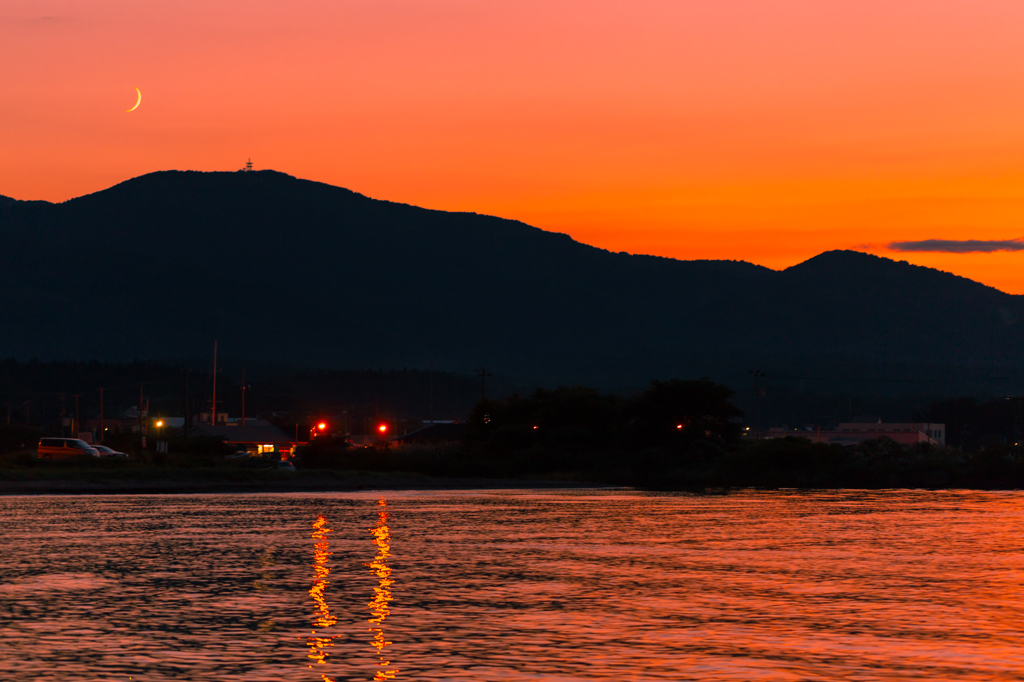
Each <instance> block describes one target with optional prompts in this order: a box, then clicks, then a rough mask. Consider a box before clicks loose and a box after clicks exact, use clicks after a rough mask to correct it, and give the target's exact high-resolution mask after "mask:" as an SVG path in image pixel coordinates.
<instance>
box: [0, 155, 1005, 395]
mask: <svg viewBox="0 0 1024 682" xmlns="http://www.w3.org/2000/svg"><path fill="white" fill-rule="evenodd" d="M0 239H2V241H3V245H4V246H3V249H2V251H0V319H2V320H3V321H4V322H3V325H2V328H0V356H10V357H16V358H31V357H38V358H41V359H50V358H55V359H100V360H130V359H135V358H139V359H143V358H156V359H173V358H194V357H204V358H205V357H206V356H208V355H209V353H210V346H211V345H212V342H213V340H214V339H218V340H219V342H220V348H221V349H222V353H223V354H224V355H226V356H229V357H233V358H235V359H237V360H245V361H253V362H255V361H265V362H273V363H278V364H285V365H294V366H306V367H325V368H328V367H378V366H380V367H401V366H409V367H427V366H428V365H429V364H430V363H433V364H434V365H435V366H436V367H439V368H445V369H455V370H460V371H465V370H468V369H471V368H473V367H476V366H479V365H486V366H487V367H489V368H492V370H493V371H495V372H499V373H501V374H504V375H507V376H512V377H518V378H519V379H520V380H522V381H524V382H543V383H554V382H583V383H599V384H602V385H609V384H613V385H618V386H623V387H625V386H635V385H642V384H644V383H646V382H647V381H649V380H650V379H651V378H653V377H670V376H699V375H701V374H707V375H709V376H712V377H726V376H727V375H728V374H729V373H730V372H732V373H733V374H739V373H745V372H746V371H747V370H748V369H750V368H752V367H755V366H760V365H769V366H773V367H776V368H786V371H792V372H809V371H818V372H820V371H823V370H822V368H835V367H838V366H843V367H846V368H851V367H857V368H875V369H873V370H870V371H890V370H888V369H885V368H892V367H895V366H901V367H907V366H920V367H958V368H981V369H985V370H989V369H992V368H994V367H998V368H1006V367H1019V366H1021V365H1024V297H1020V296H1011V295H1008V294H1005V293H1002V292H1000V291H997V290H995V289H992V288H990V287H986V286H983V285H981V284H978V283H976V282H972V281H970V280H967V279H964V278H961V277H957V276H954V275H950V274H947V273H943V272H939V271H936V270H932V269H929V268H923V267H918V266H913V265H909V264H907V263H903V262H894V261H891V260H888V259H884V258H879V257H875V256H870V255H866V254H862V253H856V252H850V251H833V252H829V253H824V254H821V255H820V256H817V257H815V258H812V259H811V260H809V261H807V262H805V263H801V264H800V265H797V266H794V267H792V268H789V269H787V270H784V271H781V272H776V271H773V270H770V269H768V268H764V267H760V266H756V265H752V264H750V263H744V262H740V261H676V260H671V259H667V258H658V257H653V256H634V255H628V254H624V253H613V252H609V251H605V250H602V249H598V248H594V247H591V246H587V245H584V244H580V243H578V242H575V241H573V240H572V239H571V238H569V237H568V236H566V235H563V234H555V233H550V232H544V231H542V230H540V229H537V228H534V227H530V226H529V225H525V224H523V223H520V222H516V221H512V220H503V219H500V218H494V217H489V216H482V215H477V214H472V213H446V212H442V211H431V210H426V209H422V208H416V207H414V206H408V205H404V204H397V203H391V202H387V201H378V200H374V199H369V198H367V197H365V196H362V195H360V194H357V193H355V192H351V191H348V190H345V189H341V188H338V187H332V186H329V185H325V184H321V183H316V182H310V181H305V180H298V179H296V178H293V177H291V176H288V175H284V174H282V173H277V172H273V171H260V172H237V173H199V172H176V171H168V172H160V173H152V174H149V175H145V176H142V177H139V178H135V179H133V180H129V181H127V182H124V183H121V184H119V185H117V186H115V187H112V188H110V189H107V190H104V191H102V192H97V193H95V194H91V195H88V196H83V197H79V198H77V199H72V200H70V201H67V202H64V203H60V204H50V203H47V202H22V201H11V200H6V199H3V198H0ZM879 368H882V369H879ZM857 371H861V370H857Z"/></svg>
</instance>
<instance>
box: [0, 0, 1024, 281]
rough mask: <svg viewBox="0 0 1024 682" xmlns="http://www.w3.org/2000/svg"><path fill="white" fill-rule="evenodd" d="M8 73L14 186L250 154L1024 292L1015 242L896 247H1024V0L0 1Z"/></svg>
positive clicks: (782, 262) (576, 226) (641, 228)
mask: <svg viewBox="0 0 1024 682" xmlns="http://www.w3.org/2000/svg"><path fill="white" fill-rule="evenodd" d="M0 86H2V88H0V194H3V195H6V196H11V197H15V198H18V199H47V200H50V201H59V200H65V199H69V198H71V197H74V196H78V195H81V194H85V193H89V192H94V191H97V190H100V189H103V188H106V187H109V186H110V185H112V184H115V183H117V182H121V181H123V180H126V179H128V178H130V177H133V176H137V175H141V174H143V173H147V172H151V171H155V170H163V169H196V170H236V169H239V168H241V167H242V165H243V164H244V163H245V161H246V159H247V158H249V157H252V159H253V162H254V163H255V166H256V168H258V169H263V168H273V169H276V170H280V171H283V172H286V173H290V174H292V175H296V176H298V177H302V178H308V179H312V180H319V181H323V182H327V183H330V184H335V185H341V186H344V187H348V188H350V189H353V190H356V191H358V192H362V193H364V194H367V195H369V196H372V197H375V198H380V199H390V200H393V201H400V202H405V203H412V204H417V205H420V206H425V207H429V208H438V209H445V210H458V211H476V212H479V213H489V214H495V215H500V216H504V217H508V218H516V219H519V220H523V221H525V222H527V223H530V224H532V225H536V226H538V227H541V228H544V229H547V230H554V231H560V232H567V233H569V234H570V235H572V236H573V237H574V238H575V239H577V240H579V241H582V242H586V243H588V244H594V245H596V246H601V247H604V248H608V249H613V250H616V251H628V252H631V253H652V254H658V255H664V256H672V257H675V258H683V259H693V258H735V259H743V260H748V261H752V262H755V263H760V264H763V265H767V266H769V267H773V268H781V267H786V266H789V265H792V264H795V263H798V262H800V261H802V260H805V259H807V258H809V257H811V256H814V255H816V254H817V253H820V252H821V251H825V250H829V249H839V248H852V249H858V250H862V251H868V252H871V253H877V254H879V255H885V256H889V257H894V258H897V259H904V260H908V261H910V262H913V263H918V264H921V265H928V266H932V267H937V268H941V269H943V270H948V271H950V272H954V273H957V274H959V275H963V276H965V277H970V278H972V279H976V280H979V281H981V282H984V283H986V284H990V285H992V286H995V287H998V288H1000V289H1002V290H1004V291H1009V292H1012V293H1021V294H1024V267H1022V266H1024V250H1017V251H1013V250H1003V251H997V252H991V253H985V252H980V253H979V252H975V253H965V254H957V253H945V252H916V251H914V252H898V251H894V250H892V249H890V248H889V246H888V245H889V244H891V243H893V242H903V241H919V240H927V239H937V240H983V241H989V240H1000V241H1008V240H1018V239H1020V238H1022V237H1024V2H1020V0H994V1H985V0H971V1H952V0H915V1H909V0H908V1H900V0H857V1H856V2H847V1H845V0H828V1H827V2H824V1H822V0H806V1H795V0H758V1H749V2H737V1H732V0H714V1H707V2H696V1H692V2H691V1H687V0H665V1H661V0H651V1H648V0H629V1H628V2H626V1H623V2H614V1H604V0H564V1H558V0H545V1H544V2H539V1H535V0H517V1H515V2H512V1H506V2H494V1H491V0H307V1H293V2H277V1H270V0H245V1H244V2H243V1H241V0H233V1H218V0H203V1H202V2H199V1H196V0H173V1H170V0H145V1H140V0H90V1H83V0H79V1H72V0H4V1H3V2H2V3H0ZM136 87H138V88H139V89H140V90H141V92H142V102H141V105H140V106H139V108H138V109H137V110H136V111H133V112H131V113H126V111H125V110H126V109H128V108H129V107H131V106H132V104H134V103H135V97H136V95H135V88H136ZM143 227H144V226H143ZM1022 246H1024V245H1022ZM1009 247H1010V248H1013V247H1014V242H1012V241H1010V242H1009Z"/></svg>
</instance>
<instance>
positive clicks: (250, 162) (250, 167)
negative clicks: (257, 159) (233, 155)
mask: <svg viewBox="0 0 1024 682" xmlns="http://www.w3.org/2000/svg"><path fill="white" fill-rule="evenodd" d="M245 170H247V171H251V170H252V158H250V159H249V160H248V161H247V162H246V164H245Z"/></svg>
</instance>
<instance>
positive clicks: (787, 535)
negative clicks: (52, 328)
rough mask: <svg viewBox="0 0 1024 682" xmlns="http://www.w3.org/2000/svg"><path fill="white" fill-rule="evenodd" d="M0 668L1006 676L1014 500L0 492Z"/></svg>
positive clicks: (286, 674)
mask: <svg viewBox="0 0 1024 682" xmlns="http://www.w3.org/2000/svg"><path fill="white" fill-rule="evenodd" d="M0 519H2V521H3V524H2V527H0V680H58V679H59V680H102V681H104V682H106V681H108V680H154V681H155V680H288V681H291V682H297V681H304V680H308V681H310V682H327V681H329V680H330V681H335V682H340V681H341V680H374V679H377V680H386V679H396V680H460V679H467V680H469V679H472V680H495V681H497V680H606V679H609V680H610V679H614V680H652V679H658V680H907V679H922V680H1021V679H1024V654H1022V650H1024V609H1022V599H1024V589H1022V588H1024V494H1021V493H980V492H923V491H883V492H829V493H796V492H793V493H787V492H772V493H759V492H752V493H736V494H730V495H725V496H691V495H653V494H640V493H631V492H628V493H624V492H621V491H483V492H481V491H466V492H450V491H446V492H443V493H438V492H387V493H360V494H294V495H292V494H273V495H197V496H157V495H154V496H105V497H63V496H44V497H7V498H0Z"/></svg>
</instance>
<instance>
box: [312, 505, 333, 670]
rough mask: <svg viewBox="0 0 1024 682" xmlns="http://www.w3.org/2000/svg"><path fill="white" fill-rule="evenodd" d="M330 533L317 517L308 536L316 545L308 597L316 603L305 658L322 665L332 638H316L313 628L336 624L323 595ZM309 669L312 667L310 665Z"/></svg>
mask: <svg viewBox="0 0 1024 682" xmlns="http://www.w3.org/2000/svg"><path fill="white" fill-rule="evenodd" d="M330 532H331V529H330V528H328V527H327V519H325V518H324V517H323V516H319V517H317V520H316V521H314V522H313V534H312V535H311V536H310V537H312V538H313V539H314V540H316V541H317V542H316V544H314V545H313V584H312V585H311V586H310V588H309V596H310V597H312V598H313V601H314V602H316V607H317V614H316V617H315V618H314V619H313V627H314V630H313V631H312V636H311V637H309V638H308V639H307V644H308V645H309V653H308V654H307V657H308V658H310V659H312V660H313V661H316V663H317V664H319V665H323V664H324V663H326V659H327V655H328V654H327V651H326V649H327V647H330V646H334V642H333V639H334V638H333V636H332V635H327V636H323V635H320V636H319V637H318V636H316V632H317V631H316V629H315V628H329V627H331V626H332V625H334V624H335V623H336V622H338V619H337V618H335V617H334V616H332V615H331V611H330V607H329V606H328V604H327V599H326V597H325V595H324V593H325V591H326V589H327V586H328V585H329V584H330V581H329V580H328V579H327V576H329V575H330V573H331V569H330V567H329V566H328V565H327V561H328V560H329V559H330V556H331V551H330V543H329V542H328V540H327V534H328V533H330ZM309 667H310V668H312V667H313V664H312V663H311V664H310V666H309ZM320 677H321V678H322V680H323V682H334V678H331V677H328V676H327V675H323V674H321V675H320Z"/></svg>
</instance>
